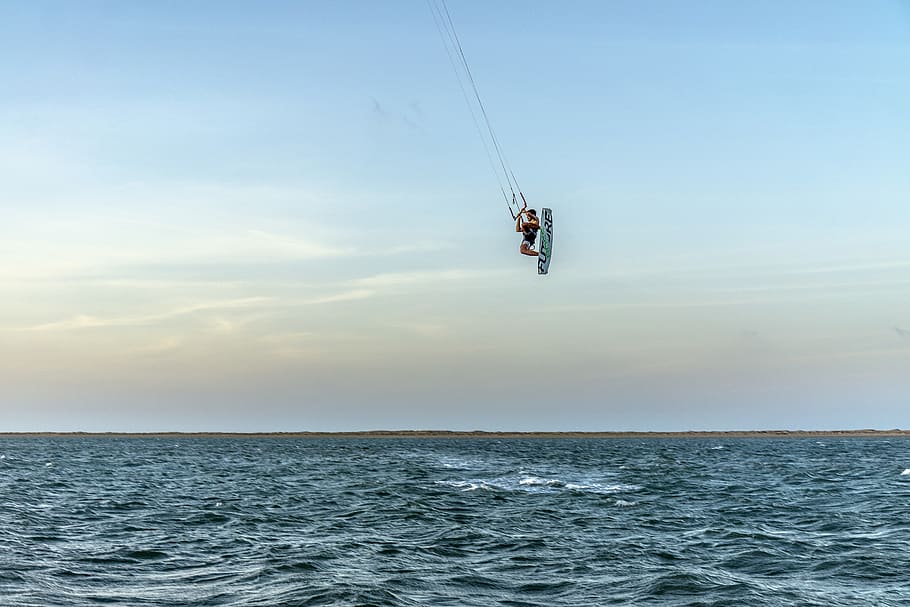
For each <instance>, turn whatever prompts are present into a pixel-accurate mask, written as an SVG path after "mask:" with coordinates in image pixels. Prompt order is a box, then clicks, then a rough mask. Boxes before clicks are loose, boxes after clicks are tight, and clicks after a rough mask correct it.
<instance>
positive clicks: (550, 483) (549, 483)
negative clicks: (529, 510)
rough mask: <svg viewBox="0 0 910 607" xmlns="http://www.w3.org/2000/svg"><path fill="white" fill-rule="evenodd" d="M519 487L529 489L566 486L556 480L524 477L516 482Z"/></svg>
mask: <svg viewBox="0 0 910 607" xmlns="http://www.w3.org/2000/svg"><path fill="white" fill-rule="evenodd" d="M518 484H519V485H525V486H530V487H565V486H566V484H565V483H564V482H562V481H561V480H559V479H558V478H540V477H539V476H526V477H524V478H523V479H521V480H519V481H518Z"/></svg>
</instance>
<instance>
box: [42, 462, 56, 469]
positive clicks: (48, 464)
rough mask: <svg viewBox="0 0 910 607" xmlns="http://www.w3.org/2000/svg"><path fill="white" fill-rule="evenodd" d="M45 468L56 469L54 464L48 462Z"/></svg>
mask: <svg viewBox="0 0 910 607" xmlns="http://www.w3.org/2000/svg"><path fill="white" fill-rule="evenodd" d="M44 467H45V468H53V467H54V462H47V463H46V464H44Z"/></svg>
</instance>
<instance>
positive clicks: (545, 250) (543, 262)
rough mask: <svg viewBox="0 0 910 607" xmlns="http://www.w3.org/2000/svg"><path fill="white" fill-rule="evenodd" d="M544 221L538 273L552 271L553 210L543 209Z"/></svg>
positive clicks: (541, 229)
mask: <svg viewBox="0 0 910 607" xmlns="http://www.w3.org/2000/svg"><path fill="white" fill-rule="evenodd" d="M540 212H541V214H542V216H543V217H542V218H543V221H542V222H541V224H540V246H539V247H538V248H537V273H538V274H546V273H547V272H549V271H550V254H551V252H552V250H553V211H552V210H550V209H541V210H540Z"/></svg>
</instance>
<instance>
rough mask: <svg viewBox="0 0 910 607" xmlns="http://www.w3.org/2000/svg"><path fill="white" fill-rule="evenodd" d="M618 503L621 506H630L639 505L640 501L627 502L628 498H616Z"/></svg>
mask: <svg viewBox="0 0 910 607" xmlns="http://www.w3.org/2000/svg"><path fill="white" fill-rule="evenodd" d="M616 505H617V506H619V507H620V508H629V507H630V506H636V505H638V502H627V501H626V500H616Z"/></svg>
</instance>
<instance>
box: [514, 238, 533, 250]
mask: <svg viewBox="0 0 910 607" xmlns="http://www.w3.org/2000/svg"><path fill="white" fill-rule="evenodd" d="M535 240H536V239H535ZM525 245H528V248H529V249H531V250H532V251H533V250H534V243H533V242H531V241H530V240H528V239H527V238H524V239H522V241H521V246H519V247H518V250H519V251H520V250H521V249H523V248H524V246H525Z"/></svg>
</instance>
